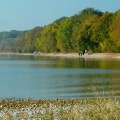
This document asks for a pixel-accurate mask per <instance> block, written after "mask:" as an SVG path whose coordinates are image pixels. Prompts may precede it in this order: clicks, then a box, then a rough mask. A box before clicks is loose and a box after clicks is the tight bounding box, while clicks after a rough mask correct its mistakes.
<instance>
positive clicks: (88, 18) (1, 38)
mask: <svg viewBox="0 0 120 120" xmlns="http://www.w3.org/2000/svg"><path fill="white" fill-rule="evenodd" d="M14 32H15V31H11V32H7V33H6V32H2V33H0V51H5V50H8V51H14V52H23V53H30V52H34V51H40V52H78V51H81V50H84V49H87V50H88V51H92V52H120V36H119V35H120V10H118V11H116V12H115V13H110V12H106V13H103V12H101V11H99V10H95V9H94V8H86V9H84V10H82V11H80V12H78V14H75V15H73V16H71V17H62V18H60V19H58V20H56V21H54V22H53V23H51V24H49V25H46V26H45V27H35V28H33V29H31V30H28V31H24V32H22V33H20V32H18V33H17V31H16V32H15V34H14ZM3 43H4V44H3ZM10 44H11V45H10ZM10 46H12V48H11V47H10ZM9 47H10V48H9Z"/></svg>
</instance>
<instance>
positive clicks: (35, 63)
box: [0, 55, 120, 99]
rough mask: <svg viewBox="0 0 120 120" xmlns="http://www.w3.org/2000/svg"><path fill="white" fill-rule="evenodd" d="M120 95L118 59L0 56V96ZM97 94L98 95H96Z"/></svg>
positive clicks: (119, 96) (38, 97) (67, 97)
mask: <svg viewBox="0 0 120 120" xmlns="http://www.w3.org/2000/svg"><path fill="white" fill-rule="evenodd" d="M96 90H97V91H98V92H99V94H104V95H106V94H109V93H111V94H113V96H115V97H117V98H120V60H119V59H84V58H60V57H40V56H20V55H9V56H8V55H0V98H12V97H15V98H29V97H30V98H32V99H57V98H61V99H69V98H71V99H75V98H81V99H84V98H92V97H94V96H95V95H96V94H98V93H97V92H96ZM97 96H99V95H97Z"/></svg>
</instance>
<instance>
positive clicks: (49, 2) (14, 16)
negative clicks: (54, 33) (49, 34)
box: [0, 0, 120, 32]
mask: <svg viewBox="0 0 120 120" xmlns="http://www.w3.org/2000/svg"><path fill="white" fill-rule="evenodd" d="M85 8H94V9H97V10H100V11H102V12H106V11H108V12H115V11H117V10H118V9H120V0H0V32H2V31H11V30H20V31H23V30H30V29H32V28H34V27H36V26H42V27H43V26H45V25H48V24H50V23H52V22H54V21H55V20H57V19H59V18H61V17H64V16H65V17H70V16H73V15H75V14H77V13H78V12H80V11H82V10H83V9H85Z"/></svg>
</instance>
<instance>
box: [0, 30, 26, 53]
mask: <svg viewBox="0 0 120 120" xmlns="http://www.w3.org/2000/svg"><path fill="white" fill-rule="evenodd" d="M26 32H27V31H17V30H12V31H10V32H7V31H4V32H0V51H15V47H16V46H15V45H16V42H17V41H18V40H20V39H21V38H22V36H24V35H25V33H26Z"/></svg>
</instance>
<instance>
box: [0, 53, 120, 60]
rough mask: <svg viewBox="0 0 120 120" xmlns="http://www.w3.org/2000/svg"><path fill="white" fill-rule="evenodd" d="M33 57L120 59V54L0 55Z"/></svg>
mask: <svg viewBox="0 0 120 120" xmlns="http://www.w3.org/2000/svg"><path fill="white" fill-rule="evenodd" d="M3 54H4V55H26V56H27V55H34V56H51V57H66V58H101V59H102V58H108V59H111V58H116V59H120V53H92V54H88V53H85V54H84V55H82V56H81V55H79V54H78V53H8V52H7V53H0V55H3Z"/></svg>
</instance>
